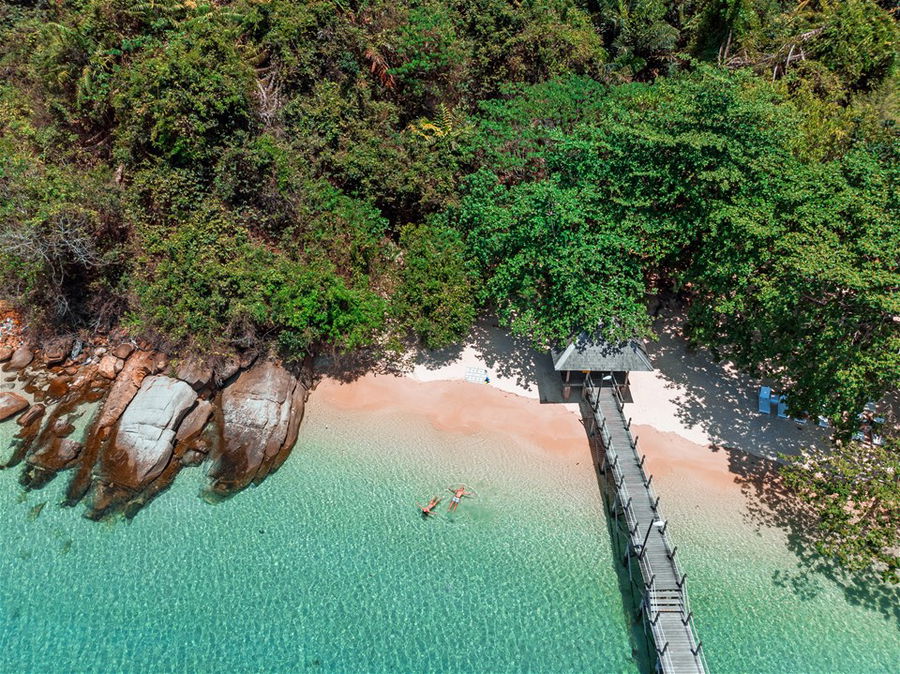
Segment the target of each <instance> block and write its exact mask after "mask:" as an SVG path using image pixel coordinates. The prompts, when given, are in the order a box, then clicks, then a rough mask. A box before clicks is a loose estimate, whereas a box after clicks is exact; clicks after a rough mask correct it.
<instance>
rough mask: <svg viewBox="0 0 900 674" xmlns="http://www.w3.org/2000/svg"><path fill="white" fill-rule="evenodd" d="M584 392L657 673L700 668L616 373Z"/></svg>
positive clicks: (672, 550)
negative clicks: (637, 592) (639, 595)
mask: <svg viewBox="0 0 900 674" xmlns="http://www.w3.org/2000/svg"><path fill="white" fill-rule="evenodd" d="M584 397H585V401H586V402H587V403H588V405H589V406H590V409H591V416H590V427H589V428H588V433H589V435H590V436H591V437H592V439H594V440H596V441H598V442H599V443H600V446H601V448H602V456H603V458H602V461H601V465H600V471H601V473H602V474H603V475H604V476H605V479H606V483H607V487H608V489H607V490H606V491H607V495H608V498H607V503H608V505H609V509H610V516H611V517H612V518H613V519H614V524H613V527H614V531H615V533H616V535H617V536H620V535H621V536H625V538H626V541H625V546H624V547H625V548H626V549H627V553H626V554H625V558H624V559H623V560H622V561H623V563H624V564H625V565H626V566H627V567H628V574H629V578H630V579H631V581H632V583H634V584H636V585H637V586H638V588H639V589H640V591H641V602H640V609H639V611H640V617H641V619H642V623H643V626H644V629H645V631H646V632H647V633H648V634H649V635H650V637H651V640H652V644H653V646H654V648H655V651H656V666H657V670H658V671H660V672H663V673H664V674H670V673H672V674H675V673H677V674H681V673H691V674H694V673H699V674H704V673H705V672H708V671H709V669H708V667H707V665H706V657H705V655H704V653H703V645H702V643H701V641H700V639H699V638H698V637H697V631H696V628H695V626H694V620H693V613H692V612H691V607H690V603H689V601H688V594H687V587H686V584H685V583H686V580H687V575H686V574H685V573H683V572H682V570H681V568H680V567H679V565H678V561H677V560H676V554H677V551H678V548H677V546H674V545H672V542H671V540H670V538H669V533H668V521H667V520H666V519H665V518H664V517H663V516H662V513H661V511H660V504H659V496H657V495H656V493H655V491H654V490H653V485H652V482H653V476H652V475H651V476H648V475H647V473H646V472H645V470H644V460H645V458H646V457H639V456H638V451H637V439H636V438H632V436H631V430H630V426H631V421H630V420H629V421H627V422H626V420H625V416H624V415H623V413H622V410H623V407H624V403H623V401H622V396H621V392H620V390H619V386H618V384H617V383H616V382H615V380H614V379H612V378H611V377H610V378H608V379H607V380H606V381H604V380H601V381H600V382H599V383H595V382H594V381H593V379H592V378H591V376H588V377H587V379H586V380H585V385H584Z"/></svg>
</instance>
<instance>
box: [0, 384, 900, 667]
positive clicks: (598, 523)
mask: <svg viewBox="0 0 900 674" xmlns="http://www.w3.org/2000/svg"><path fill="white" fill-rule="evenodd" d="M461 385H462V384H461ZM534 404H537V403H534ZM15 430H16V427H14V425H13V424H12V423H11V422H8V423H5V424H0V443H2V442H6V441H7V440H8V438H9V436H10V435H11V434H12V433H13V432H14V431H15ZM652 459H653V457H652V456H651V459H650V460H651V461H652ZM19 470H20V469H18V468H16V469H11V470H5V471H0V512H2V515H3V516H2V519H0V671H3V672H21V671H40V672H69V671H103V672H109V671H116V672H119V671H122V672H131V671H201V672H218V671H230V672H234V671H257V670H262V671H338V672H361V671H365V672H380V671H399V672H412V671H475V672H482V671H484V672H502V671H513V670H515V671H525V670H527V671H536V672H588V671H591V672H635V671H638V663H637V662H636V661H635V660H634V659H633V658H632V648H633V647H634V646H635V644H633V643H632V640H631V638H630V632H629V618H628V615H627V614H626V609H625V603H624V602H623V599H622V595H621V591H620V584H619V576H617V573H616V570H615V566H614V561H613V558H612V557H613V555H612V551H611V542H610V536H609V533H608V530H607V527H606V523H605V520H604V518H603V510H602V508H603V506H602V501H601V497H600V494H599V491H598V488H597V480H596V477H595V474H594V472H593V469H592V467H591V465H590V458H589V456H588V455H587V447H586V444H585V449H584V456H583V457H579V453H578V451H577V450H576V451H575V452H573V453H565V454H559V453H553V452H547V451H544V450H542V449H541V448H540V447H539V446H538V445H532V444H530V443H528V442H525V441H523V440H522V439H521V437H520V436H516V437H512V436H510V435H505V434H503V433H490V432H469V433H462V432H452V431H449V430H446V429H445V430H438V429H436V428H435V426H434V425H433V424H432V423H430V422H429V421H428V420H427V419H426V418H425V417H423V416H421V415H416V414H400V413H398V412H397V411H396V410H394V411H388V412H384V411H372V410H352V409H343V408H338V407H333V406H329V405H328V404H327V403H326V402H325V401H324V396H319V395H317V394H313V396H312V397H311V398H310V401H309V406H308V411H307V418H306V420H305V421H304V424H303V426H302V428H301V434H300V439H299V442H298V446H297V448H296V449H295V451H294V453H293V454H292V456H291V457H290V459H289V460H288V461H287V463H286V464H285V465H284V466H283V467H282V469H281V470H280V471H279V472H278V473H276V474H275V475H273V476H270V477H269V478H268V479H267V480H266V481H265V482H264V483H263V484H262V485H261V486H259V487H256V488H251V489H248V490H246V491H245V492H243V493H241V494H239V495H237V496H236V497H234V498H232V499H230V500H228V501H225V502H223V503H220V504H218V505H209V504H207V503H205V502H204V501H202V500H201V499H200V498H198V494H199V492H200V490H201V488H202V487H203V486H204V484H205V475H204V472H203V470H202V469H188V470H185V471H183V472H182V473H181V474H180V475H179V476H178V478H177V480H176V481H175V484H174V486H173V487H172V488H171V489H170V490H169V491H168V492H166V493H164V494H162V495H161V496H160V497H159V498H157V499H156V500H155V501H153V502H152V503H151V504H150V505H149V506H148V507H147V508H145V509H144V510H143V511H141V512H140V513H139V514H138V515H137V517H136V518H135V519H134V520H132V521H125V520H113V521H110V522H103V523H95V522H90V521H88V520H86V519H84V518H82V517H81V508H76V509H66V508H61V507H59V506H58V503H59V502H60V501H61V500H62V493H63V490H64V486H65V482H66V479H67V476H65V475H62V476H59V477H58V478H57V479H56V480H55V481H54V482H53V483H51V484H50V485H49V486H48V487H46V488H45V489H44V490H42V491H38V492H32V493H29V494H25V493H24V492H23V491H22V490H21V488H20V487H19V485H18V483H17V478H18V474H19ZM457 482H465V483H466V484H467V485H468V486H469V487H470V488H473V489H474V490H475V491H476V492H477V494H478V495H477V497H476V498H473V499H471V500H466V501H464V503H463V504H462V506H461V508H460V510H459V512H458V513H457V514H448V513H447V512H446V511H445V510H443V508H444V506H446V505H448V503H449V500H448V498H447V500H445V501H444V503H443V504H442V506H441V508H442V512H441V514H440V515H439V516H438V517H436V518H435V519H433V520H429V521H424V520H422V518H421V517H420V516H419V515H418V512H417V509H416V506H415V502H416V501H420V502H421V501H424V500H426V499H427V498H428V497H429V496H431V495H432V494H443V495H444V496H445V497H449V494H448V493H446V487H447V485H449V484H451V483H457ZM654 485H655V486H656V487H657V489H658V492H659V493H660V495H661V496H662V499H663V504H664V506H665V509H666V515H667V516H668V517H669V518H670V519H671V521H672V525H671V526H672V532H673V537H674V539H675V542H676V543H677V544H678V545H679V555H681V558H682V565H683V567H684V568H685V570H686V571H687V572H688V575H689V580H688V583H689V587H690V591H691V598H692V602H693V608H694V612H695V618H696V621H697V625H698V628H699V630H700V634H701V637H702V638H703V641H704V647H705V649H706V652H707V657H708V660H709V664H710V667H711V670H712V671H713V672H773V673H775V672H790V673H798V672H810V673H811V672H835V673H843V672H847V673H848V674H849V673H851V672H882V671H883V672H888V671H898V670H900V631H898V620H897V613H896V610H897V607H896V605H894V606H891V599H890V597H891V596H892V595H890V594H888V595H884V594H883V593H881V594H878V593H876V594H878V596H879V597H880V603H879V602H878V601H868V600H867V599H866V598H865V597H860V596H859V595H856V594H853V593H848V591H846V589H845V588H843V587H842V586H841V585H839V584H838V583H836V582H835V581H833V580H831V579H830V578H829V577H828V576H827V575H826V574H822V573H819V572H816V571H812V570H810V569H809V567H808V565H807V564H806V563H805V562H801V560H800V559H799V558H798V557H797V556H796V554H795V553H794V552H793V551H792V550H791V548H790V545H789V541H788V539H787V533H786V532H785V531H784V530H782V529H780V528H779V527H777V526H769V525H764V524H761V523H760V521H759V519H758V518H756V517H755V516H754V504H753V501H752V498H751V495H748V494H747V493H746V492H744V491H742V490H741V488H740V487H739V486H737V485H731V486H729V485H728V481H723V480H719V481H718V482H716V483H715V485H712V484H711V483H710V482H709V481H708V480H704V479H703V477H702V476H700V475H699V474H698V473H697V471H692V467H691V465H690V464H689V463H687V462H686V463H683V464H680V463H675V464H673V466H671V467H669V468H668V469H667V470H666V471H660V473H659V475H658V476H657V479H656V480H655V482H654ZM716 485H718V486H716ZM42 504H44V505H43V506H42Z"/></svg>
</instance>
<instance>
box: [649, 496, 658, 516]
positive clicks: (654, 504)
mask: <svg viewBox="0 0 900 674" xmlns="http://www.w3.org/2000/svg"><path fill="white" fill-rule="evenodd" d="M657 506H659V496H657V497H656V500H655V501H654V502H653V505H652V506H650V507H651V508H652V509H653V512H656V508H657Z"/></svg>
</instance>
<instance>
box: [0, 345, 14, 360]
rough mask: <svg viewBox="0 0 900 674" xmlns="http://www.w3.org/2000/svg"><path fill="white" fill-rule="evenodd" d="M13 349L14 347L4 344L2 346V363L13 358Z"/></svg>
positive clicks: (0, 348)
mask: <svg viewBox="0 0 900 674" xmlns="http://www.w3.org/2000/svg"><path fill="white" fill-rule="evenodd" d="M12 355H13V350H12V347H9V346H4V347H0V363H5V362H6V361H8V360H9V359H10V358H12Z"/></svg>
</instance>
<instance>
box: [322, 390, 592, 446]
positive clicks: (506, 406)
mask: <svg viewBox="0 0 900 674" xmlns="http://www.w3.org/2000/svg"><path fill="white" fill-rule="evenodd" d="M313 395H314V396H315V397H316V398H320V399H321V401H322V402H323V403H324V404H326V405H329V406H333V407H336V408H338V409H344V410H356V411H368V412H375V411H378V412H385V413H402V414H411V415H416V416H421V417H424V418H425V419H427V420H428V421H429V422H430V423H431V424H432V426H434V428H435V429H437V430H441V431H448V432H451V433H463V434H468V435H474V434H477V433H482V432H487V433H500V434H503V435H506V436H509V437H510V438H512V439H513V440H515V441H516V442H520V443H526V444H530V445H534V446H537V447H539V448H541V449H543V450H544V451H547V452H549V453H551V454H554V455H557V456H564V457H585V458H588V457H590V448H589V446H588V441H587V436H586V435H585V432H584V427H583V426H582V424H581V419H580V417H579V416H578V414H576V413H575V412H574V411H573V408H572V407H571V406H561V405H542V404H541V403H540V402H538V401H537V400H534V399H532V398H523V397H521V396H517V395H514V394H512V393H506V392H504V391H500V390H498V389H496V388H494V387H492V386H489V385H487V384H472V383H469V382H464V381H431V382H427V383H425V382H419V381H415V380H413V379H411V378H408V377H398V376H393V375H373V374H369V375H366V376H365V377H361V378H359V379H357V380H355V381H353V382H351V383H342V382H339V381H337V380H334V379H329V378H326V379H324V380H323V381H322V382H321V383H320V384H319V385H318V386H317V387H316V390H315V393H314V394H313Z"/></svg>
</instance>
